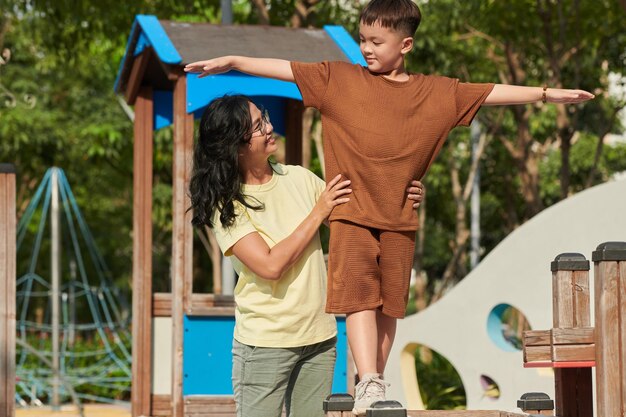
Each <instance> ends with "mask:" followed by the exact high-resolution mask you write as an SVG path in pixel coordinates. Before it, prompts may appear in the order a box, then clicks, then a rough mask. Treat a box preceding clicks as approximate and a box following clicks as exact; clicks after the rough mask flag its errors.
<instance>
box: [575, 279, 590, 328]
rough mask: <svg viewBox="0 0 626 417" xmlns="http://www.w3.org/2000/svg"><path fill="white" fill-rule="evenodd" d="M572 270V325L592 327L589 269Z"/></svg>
mask: <svg viewBox="0 0 626 417" xmlns="http://www.w3.org/2000/svg"><path fill="white" fill-rule="evenodd" d="M572 272H573V273H572V307H573V309H574V311H573V316H572V320H573V324H572V327H591V303H590V301H591V298H590V288H589V271H572Z"/></svg>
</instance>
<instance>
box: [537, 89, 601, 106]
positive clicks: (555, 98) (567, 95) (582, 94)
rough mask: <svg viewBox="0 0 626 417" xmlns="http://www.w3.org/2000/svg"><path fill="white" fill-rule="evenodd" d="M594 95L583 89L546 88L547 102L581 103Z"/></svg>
mask: <svg viewBox="0 0 626 417" xmlns="http://www.w3.org/2000/svg"><path fill="white" fill-rule="evenodd" d="M594 97H595V96H594V95H593V94H591V93H590V92H588V91H585V90H567V89H563V88H548V89H547V90H546V101H547V102H548V103H566V104H569V103H582V102H583V101H587V100H591V99H592V98H594Z"/></svg>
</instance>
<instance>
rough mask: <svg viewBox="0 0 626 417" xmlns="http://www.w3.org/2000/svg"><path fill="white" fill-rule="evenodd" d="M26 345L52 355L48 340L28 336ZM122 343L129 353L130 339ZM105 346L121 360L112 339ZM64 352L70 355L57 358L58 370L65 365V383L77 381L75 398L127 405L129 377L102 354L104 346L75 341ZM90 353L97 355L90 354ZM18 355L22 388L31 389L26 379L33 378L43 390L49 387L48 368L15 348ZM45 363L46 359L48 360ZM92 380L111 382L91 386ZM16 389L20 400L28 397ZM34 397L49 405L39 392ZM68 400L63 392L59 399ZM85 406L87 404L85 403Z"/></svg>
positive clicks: (18, 387)
mask: <svg viewBox="0 0 626 417" xmlns="http://www.w3.org/2000/svg"><path fill="white" fill-rule="evenodd" d="M26 342H27V343H28V344H29V345H30V346H33V347H35V348H36V349H37V350H39V351H40V352H42V353H43V352H48V353H49V352H51V351H52V345H51V340H50V338H47V337H41V336H37V335H35V334H30V335H28V336H27V337H26ZM122 342H123V344H124V346H125V348H126V350H127V351H130V345H131V343H130V342H131V339H130V338H126V339H122ZM108 343H109V344H111V345H112V346H115V348H114V349H113V351H112V353H113V354H116V355H118V356H120V357H121V356H122V355H121V352H120V348H119V347H118V346H116V341H115V340H114V338H113V337H109V340H108ZM68 350H69V351H71V355H69V354H68V355H65V356H63V357H62V358H61V361H62V362H61V364H62V366H63V364H65V368H66V369H68V370H69V371H68V373H67V374H66V375H63V377H65V378H66V380H67V381H77V383H76V384H74V385H73V388H74V391H75V392H76V394H77V395H78V396H79V397H82V396H83V395H86V396H97V397H102V398H108V399H111V400H118V401H130V384H131V381H130V375H128V374H127V373H126V372H124V370H122V369H120V368H119V367H117V366H116V365H115V363H114V362H112V361H111V360H110V359H109V357H108V354H106V353H105V352H104V344H103V342H102V341H101V340H99V339H93V338H92V339H84V338H80V337H79V338H77V339H76V340H75V342H74V345H73V346H71V347H69V348H68ZM94 352H99V353H96V354H94ZM100 352H101V353H100ZM22 354H23V355H24V357H25V360H24V361H23V362H20V366H19V368H18V375H17V376H18V377H21V378H20V379H22V380H23V381H24V383H25V385H26V386H31V384H30V375H32V377H34V378H37V379H40V380H42V381H45V382H44V384H43V385H44V386H48V387H50V384H51V381H50V380H49V378H50V375H51V370H50V368H48V367H47V366H46V365H45V364H44V363H42V361H41V360H40V359H39V358H38V357H37V356H35V355H33V354H32V353H29V352H22V348H21V347H20V346H18V348H17V357H18V358H22ZM48 359H50V358H49V357H48ZM102 363H108V364H110V366H109V367H108V368H104V369H99V368H100V364H102ZM92 377H93V378H96V379H101V380H102V379H115V380H114V381H111V382H110V383H107V384H94V380H93V379H92ZM16 389H17V392H18V393H19V394H20V395H22V396H23V397H26V398H28V397H29V395H30V393H27V392H21V390H22V388H21V386H20V385H17V386H16ZM62 390H63V391H65V388H64V387H63V388H62ZM38 394H39V397H38V398H39V399H40V400H42V401H43V402H48V401H50V398H47V396H46V395H45V394H44V393H42V392H39V393H38ZM71 400H72V399H71V397H70V396H69V393H67V392H66V393H65V398H62V399H61V401H63V402H69V401H71ZM86 402H89V400H87V401H86Z"/></svg>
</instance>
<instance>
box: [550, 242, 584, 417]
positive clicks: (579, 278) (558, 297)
mask: <svg viewBox="0 0 626 417" xmlns="http://www.w3.org/2000/svg"><path fill="white" fill-rule="evenodd" d="M564 255H565V257H562V255H559V256H557V260H565V259H566V257H567V255H566V254H564ZM573 255H574V256H573V257H572V258H577V260H576V261H577V262H578V261H580V262H586V260H585V259H584V256H582V255H579V254H578V255H576V254H573ZM572 258H570V259H572ZM563 268H565V269H564V270H559V269H556V270H553V272H552V291H553V294H552V297H553V301H552V312H553V317H552V324H553V328H554V329H552V331H551V342H552V341H553V340H554V338H555V337H556V338H558V337H559V336H560V335H567V336H572V334H573V332H574V331H572V332H571V333H569V334H568V333H567V332H568V331H567V330H562V332H561V333H559V330H557V329H563V328H576V327H580V326H583V325H584V326H585V327H589V326H590V320H591V319H590V306H589V271H588V270H571V269H572V268H569V267H566V266H563ZM585 303H587V304H585ZM585 332H586V331H583V334H585ZM577 346H583V347H582V348H581V347H577ZM590 346H592V345H590V344H585V345H553V346H552V347H551V357H552V361H553V364H555V365H556V364H557V363H559V362H558V361H559V360H560V361H563V362H570V361H577V362H578V361H582V360H586V359H590V360H593V359H594V358H595V355H593V354H591V352H590ZM554 403H555V409H556V410H555V411H556V415H559V416H563V417H579V416H580V417H583V416H584V417H591V416H593V392H592V388H591V369H590V368H583V369H582V370H580V369H579V368H569V367H555V369H554Z"/></svg>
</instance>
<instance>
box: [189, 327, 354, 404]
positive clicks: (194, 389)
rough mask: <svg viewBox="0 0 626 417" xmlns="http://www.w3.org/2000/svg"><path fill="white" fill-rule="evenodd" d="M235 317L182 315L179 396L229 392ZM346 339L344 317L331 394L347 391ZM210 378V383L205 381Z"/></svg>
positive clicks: (340, 329) (339, 334)
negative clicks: (183, 331) (182, 334)
mask: <svg viewBox="0 0 626 417" xmlns="http://www.w3.org/2000/svg"><path fill="white" fill-rule="evenodd" d="M234 327H235V318H234V317H232V316H229V317H208V316H202V317H200V316H192V317H190V316H185V319H184V328H185V334H184V340H183V395H232V394H233V390H232V380H231V374H232V360H233V357H232V353H231V349H232V339H233V330H234ZM347 347H348V341H347V337H346V321H345V318H337V362H336V364H335V376H334V378H333V393H341V392H347V390H348V380H347V362H348V348H347ZM209 381H210V383H209Z"/></svg>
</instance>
